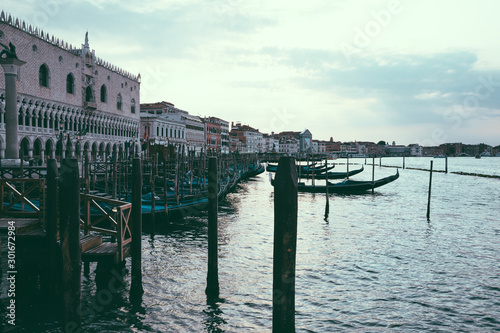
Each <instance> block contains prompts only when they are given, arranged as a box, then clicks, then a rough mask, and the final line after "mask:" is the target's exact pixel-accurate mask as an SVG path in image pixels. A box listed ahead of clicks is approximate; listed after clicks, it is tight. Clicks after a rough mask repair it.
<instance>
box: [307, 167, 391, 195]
mask: <svg viewBox="0 0 500 333" xmlns="http://www.w3.org/2000/svg"><path fill="white" fill-rule="evenodd" d="M398 178H399V170H398V171H396V174H395V175H392V176H389V177H385V178H381V179H377V180H375V181H373V182H372V181H358V180H350V179H348V180H345V181H343V182H340V183H335V184H333V183H330V182H329V183H328V193H338V194H357V193H364V192H366V191H368V190H371V189H374V188H377V187H380V186H383V185H386V184H389V183H391V182H393V181H395V180H396V179H398ZM297 190H298V191H299V192H312V193H326V185H316V186H312V185H306V184H305V183H303V182H300V183H298V185H297Z"/></svg>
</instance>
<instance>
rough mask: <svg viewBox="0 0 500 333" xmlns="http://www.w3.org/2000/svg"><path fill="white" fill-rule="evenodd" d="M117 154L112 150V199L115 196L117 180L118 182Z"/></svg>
mask: <svg viewBox="0 0 500 333" xmlns="http://www.w3.org/2000/svg"><path fill="white" fill-rule="evenodd" d="M117 159H118V155H117V153H116V151H114V152H113V199H115V200H116V198H117V182H118V161H117Z"/></svg>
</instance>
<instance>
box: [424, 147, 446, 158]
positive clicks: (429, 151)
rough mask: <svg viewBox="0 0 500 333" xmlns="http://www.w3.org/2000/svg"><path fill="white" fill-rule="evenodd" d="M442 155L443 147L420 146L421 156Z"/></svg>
mask: <svg viewBox="0 0 500 333" xmlns="http://www.w3.org/2000/svg"><path fill="white" fill-rule="evenodd" d="M436 155H444V151H443V148H441V147H439V146H431V147H422V156H436Z"/></svg>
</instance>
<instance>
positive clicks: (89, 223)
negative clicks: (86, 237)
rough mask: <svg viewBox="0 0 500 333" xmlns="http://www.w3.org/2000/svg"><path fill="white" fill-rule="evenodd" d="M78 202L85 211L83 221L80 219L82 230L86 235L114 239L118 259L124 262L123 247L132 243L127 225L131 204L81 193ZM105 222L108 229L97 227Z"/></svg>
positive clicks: (128, 224) (128, 225)
mask: <svg viewBox="0 0 500 333" xmlns="http://www.w3.org/2000/svg"><path fill="white" fill-rule="evenodd" d="M80 201H83V207H84V209H85V212H84V214H83V219H82V218H80V225H81V227H82V229H83V230H84V231H85V233H86V234H87V233H88V232H90V231H96V232H99V233H102V234H106V235H110V236H114V237H116V241H117V245H118V259H119V261H122V260H124V259H125V255H124V247H125V246H126V245H127V244H128V243H130V242H131V241H132V233H131V231H130V223H129V222H130V214H131V212H132V204H131V203H127V202H123V201H119V200H113V199H107V198H103V197H99V196H96V195H91V194H83V193H82V194H80ZM105 221H107V222H108V223H109V224H110V227H104V226H98V224H101V223H103V222H105ZM113 227H114V228H113Z"/></svg>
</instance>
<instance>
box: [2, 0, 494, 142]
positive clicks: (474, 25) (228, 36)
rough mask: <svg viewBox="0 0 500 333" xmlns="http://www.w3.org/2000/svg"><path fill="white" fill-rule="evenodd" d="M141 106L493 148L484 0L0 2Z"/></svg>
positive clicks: (318, 135) (273, 126)
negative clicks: (128, 91) (96, 66)
mask: <svg viewBox="0 0 500 333" xmlns="http://www.w3.org/2000/svg"><path fill="white" fill-rule="evenodd" d="M1 8H2V9H3V10H5V11H6V12H8V13H11V14H12V15H14V16H16V17H19V18H22V19H24V20H26V21H27V22H28V23H31V24H34V25H36V26H37V27H39V28H41V29H43V30H44V31H45V32H49V33H50V34H53V35H55V36H56V37H59V38H62V39H64V40H65V41H67V42H68V43H72V44H73V45H80V44H82V43H83V41H84V35H85V32H86V31H87V30H88V32H89V40H90V47H91V48H92V49H95V51H96V55H97V56H98V57H100V58H102V59H104V60H106V61H108V62H111V63H113V64H115V65H117V66H119V67H121V68H123V69H125V70H127V71H129V72H132V73H134V74H138V73H141V76H142V84H141V102H142V103H150V102H157V101H162V100H165V101H169V102H172V103H174V104H175V105H176V106H177V107H179V108H181V109H184V110H187V111H189V112H190V113H191V114H195V115H201V116H205V115H212V116H217V117H220V118H223V119H225V120H228V121H241V122H242V123H246V124H249V125H251V126H253V127H256V128H258V129H259V130H261V131H262V132H271V131H275V132H279V131H282V130H294V131H301V130H303V129H304V128H308V129H309V130H310V131H311V132H312V134H313V138H315V139H324V140H326V139H329V138H330V137H333V138H334V140H341V141H354V140H358V141H375V142H377V141H379V140H386V141H389V142H392V141H396V143H398V144H410V143H420V144H423V145H435V144H441V143H444V142H464V143H480V142H484V143H488V144H491V145H498V144H500V42H499V41H498V38H499V36H500V20H499V19H498V13H499V9H500V3H499V2H498V1H495V0H490V1H486V0H475V1H465V0H464V1H461V0H458V1H457V0H455V1H451V0H440V1H436V0H432V1H431V0H419V1H417V0H380V1H379V0H370V1H369V0H365V1H362V0H359V1H355V0H349V1H347V0H325V1H323V0H307V1H296V0H287V1H284V0H276V1H272V0H268V1H263V0H254V1H243V0H211V1H198V0H137V1H135V0H132V1H118V0H49V1H47V0H40V1H38V0H28V1H22V2H21V1H18V0H16V1H14V0H3V1H2V6H1Z"/></svg>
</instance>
